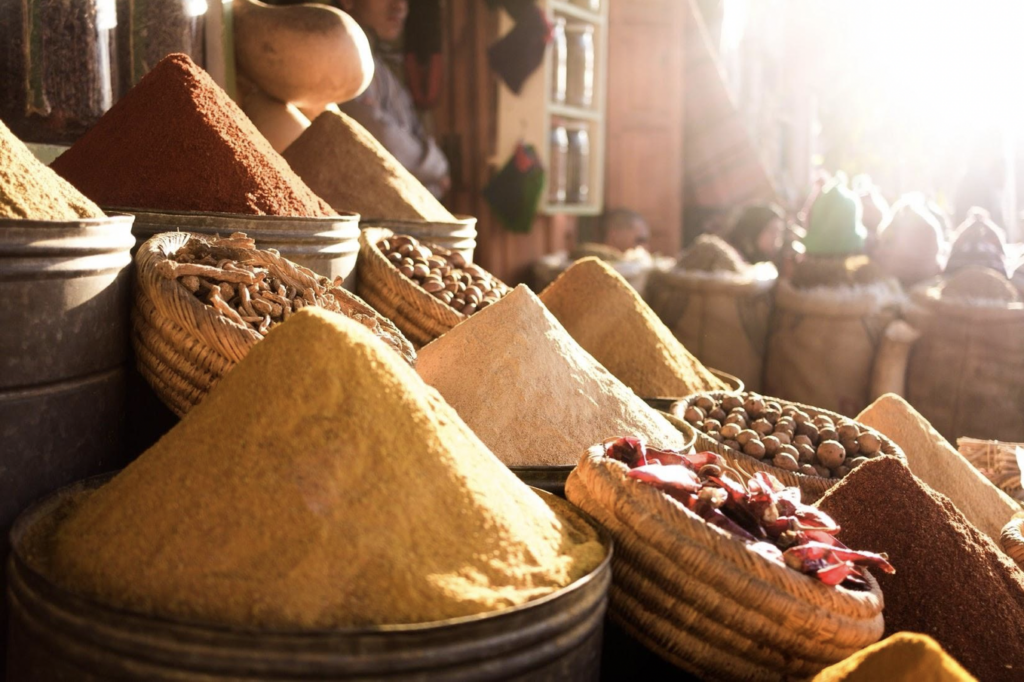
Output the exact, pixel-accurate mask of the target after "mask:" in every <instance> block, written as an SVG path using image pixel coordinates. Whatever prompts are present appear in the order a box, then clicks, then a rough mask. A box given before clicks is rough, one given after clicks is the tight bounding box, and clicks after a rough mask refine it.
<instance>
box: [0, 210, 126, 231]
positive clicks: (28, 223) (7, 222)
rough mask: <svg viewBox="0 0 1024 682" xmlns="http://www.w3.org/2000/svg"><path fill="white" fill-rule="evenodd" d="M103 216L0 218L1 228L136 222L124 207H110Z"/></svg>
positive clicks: (95, 225) (66, 226) (88, 225)
mask: <svg viewBox="0 0 1024 682" xmlns="http://www.w3.org/2000/svg"><path fill="white" fill-rule="evenodd" d="M104 213H106V214H107V215H106V216H104V217H103V218H78V219H76V220H29V219H27V218H0V229H3V228H9V227H20V228H30V229H58V228H64V229H70V228H76V227H77V228H83V227H105V226H115V225H121V224H126V225H131V224H132V223H133V222H135V215H134V214H132V213H128V212H125V211H124V210H123V209H110V211H109V212H107V210H106V209H104Z"/></svg>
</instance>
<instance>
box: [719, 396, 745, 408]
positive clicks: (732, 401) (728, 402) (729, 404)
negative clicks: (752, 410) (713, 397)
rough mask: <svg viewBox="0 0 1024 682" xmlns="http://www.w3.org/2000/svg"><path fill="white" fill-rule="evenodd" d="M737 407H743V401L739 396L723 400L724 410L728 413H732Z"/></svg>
mask: <svg viewBox="0 0 1024 682" xmlns="http://www.w3.org/2000/svg"><path fill="white" fill-rule="evenodd" d="M737 407H743V401H742V400H740V398H739V396H735V395H727V396H725V397H724V398H722V409H723V410H725V411H726V412H732V411H733V410H734V409H736V408H737Z"/></svg>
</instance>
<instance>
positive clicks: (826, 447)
mask: <svg viewBox="0 0 1024 682" xmlns="http://www.w3.org/2000/svg"><path fill="white" fill-rule="evenodd" d="M845 460H846V448H844V447H843V445H842V444H841V443H837V442H836V441H834V440H827V441H825V442H824V443H822V444H821V445H819V446H818V461H819V462H821V464H822V465H823V466H826V467H828V468H829V469H832V470H835V468H836V467H837V466H839V465H841V464H842V463H843V462H844V461H845Z"/></svg>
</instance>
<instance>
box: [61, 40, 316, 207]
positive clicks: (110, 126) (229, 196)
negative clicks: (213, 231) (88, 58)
mask: <svg viewBox="0 0 1024 682" xmlns="http://www.w3.org/2000/svg"><path fill="white" fill-rule="evenodd" d="M52 167H53V170H55V171H57V172H58V173H59V174H60V175H62V176H64V178H65V179H66V180H68V181H69V182H70V183H71V184H72V185H74V186H75V187H77V188H78V189H79V190H80V191H81V192H82V193H83V194H85V195H86V196H87V197H89V198H90V199H92V200H93V201H95V202H96V203H97V204H100V205H101V206H124V207H130V208H142V209H145V208H152V209H164V210H170V211H215V212H221V213H243V214H252V215H282V216H307V217H320V216H328V215H334V214H335V212H334V211H333V210H332V209H331V207H330V206H328V205H327V203H326V202H324V201H323V200H322V199H321V198H320V197H318V196H317V195H316V194H314V193H313V190H311V189H309V187H307V186H306V184H305V183H303V182H302V180H301V179H299V176H297V175H296V174H295V173H294V172H293V171H292V170H291V168H290V167H289V166H288V163H287V162H286V161H285V160H284V159H283V158H282V157H281V155H279V154H278V153H277V152H275V151H274V149H273V148H272V147H271V146H270V143H269V142H267V140H266V139H265V138H264V137H263V136H262V135H261V134H260V132H259V131H258V130H256V127H255V126H254V125H253V124H252V122H251V121H249V119H248V118H246V116H245V114H244V113H242V110H241V109H239V108H238V105H236V104H235V103H234V102H233V101H231V98H230V97H228V95H227V93H226V92H224V91H223V90H221V89H220V87H218V86H217V84H216V83H214V82H213V79H212V78H210V76H209V74H207V73H206V72H205V71H203V70H202V69H201V68H199V67H198V66H196V65H195V63H193V62H192V60H191V59H189V58H188V57H187V56H185V55H183V54H173V55H169V56H167V57H165V58H164V59H163V60H161V62H160V63H159V64H157V65H156V66H155V67H154V68H153V70H152V71H150V72H149V73H148V74H146V76H145V77H144V78H143V79H142V80H141V81H139V83H138V85H136V86H135V87H134V88H132V89H131V90H130V91H129V92H128V94H126V95H125V96H124V97H123V98H122V99H121V100H120V101H119V102H118V103H117V104H115V105H114V106H113V107H112V108H111V109H110V111H108V112H107V113H106V114H104V115H103V117H102V118H100V120H99V121H98V122H97V123H96V125H95V126H93V127H92V129H90V130H89V132H88V133H86V134H85V135H84V136H82V138H81V139H79V140H78V141H77V142H76V143H75V144H74V145H73V146H72V147H71V148H70V149H69V150H68V151H66V152H64V154H62V155H61V156H60V157H59V158H58V159H57V160H56V161H54V162H53V166H52Z"/></svg>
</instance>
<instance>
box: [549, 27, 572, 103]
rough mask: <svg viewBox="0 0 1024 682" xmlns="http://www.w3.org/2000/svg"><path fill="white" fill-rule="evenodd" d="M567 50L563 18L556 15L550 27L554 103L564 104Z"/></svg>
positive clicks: (552, 97) (552, 99)
mask: <svg viewBox="0 0 1024 682" xmlns="http://www.w3.org/2000/svg"><path fill="white" fill-rule="evenodd" d="M567 51H568V44H567V43H566V40H565V19H563V18H561V17H558V18H557V19H555V21H554V25H553V26H552V28H551V101H552V102H554V103H555V104H565V95H566V77H567V74H566V69H567V68H568V64H567V60H568V56H567Z"/></svg>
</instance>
